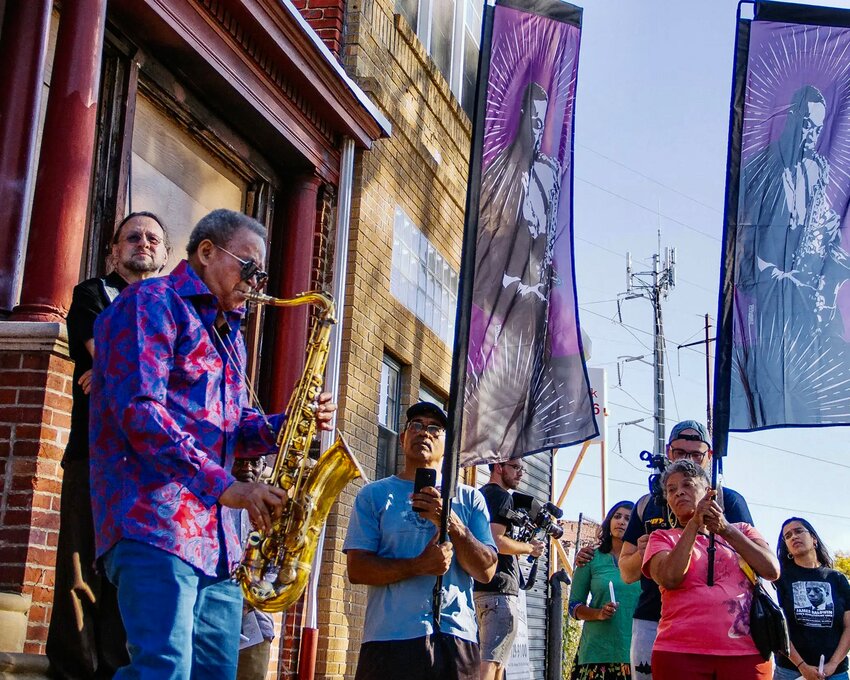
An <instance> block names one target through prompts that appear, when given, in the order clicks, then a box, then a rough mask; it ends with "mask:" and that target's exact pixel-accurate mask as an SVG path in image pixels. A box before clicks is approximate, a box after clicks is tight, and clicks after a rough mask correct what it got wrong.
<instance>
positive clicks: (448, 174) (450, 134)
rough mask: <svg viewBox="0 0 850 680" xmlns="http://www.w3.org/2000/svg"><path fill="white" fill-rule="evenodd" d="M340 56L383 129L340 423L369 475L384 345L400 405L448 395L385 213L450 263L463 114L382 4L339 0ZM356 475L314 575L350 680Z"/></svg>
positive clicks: (354, 291) (361, 231) (359, 227)
mask: <svg viewBox="0 0 850 680" xmlns="http://www.w3.org/2000/svg"><path fill="white" fill-rule="evenodd" d="M346 22H347V25H346V30H347V33H346V44H345V46H344V48H343V59H344V63H345V64H346V68H347V69H348V72H349V73H350V74H351V75H352V76H353V77H354V78H355V79H356V80H357V81H358V83H359V84H360V85H361V87H363V88H364V89H365V90H366V91H367V93H368V94H369V95H370V97H371V98H372V100H373V101H374V102H375V103H376V104H377V105H378V107H379V108H380V109H381V111H382V112H383V113H384V114H385V115H386V116H387V117H388V118H389V120H390V122H391V123H392V126H393V134H392V137H391V138H390V139H386V140H381V141H379V142H377V143H376V144H375V145H374V147H373V149H372V150H371V151H369V152H365V153H360V154H358V157H357V160H356V162H355V181H354V192H353V199H352V219H351V234H350V239H349V265H348V281H347V291H346V299H345V302H344V328H343V338H344V347H343V356H342V372H341V373H342V384H341V387H340V409H341V415H342V418H341V422H342V423H343V426H344V429H345V435H346V438H347V439H348V442H349V444H350V446H351V448H352V450H353V451H354V452H355V454H356V455H357V457H358V459H359V460H360V462H361V463H362V465H363V466H364V468H365V469H366V470H367V473H368V474H369V475H370V476H371V477H374V471H375V467H376V460H375V457H376V451H377V437H378V423H377V417H378V416H377V414H378V390H379V385H380V375H381V360H382V358H383V354H384V352H385V351H386V352H388V353H390V354H391V355H393V356H394V357H395V358H396V359H397V360H399V361H401V362H402V363H403V364H404V365H405V366H406V369H405V376H404V380H403V390H404V394H403V405H404V406H407V405H409V404H410V403H411V402H412V401H414V400H415V399H416V398H417V395H418V393H419V385H420V382H421V381H425V382H427V383H428V384H429V385H430V386H433V387H436V388H437V389H439V390H441V391H442V392H444V393H446V394H448V390H449V382H450V370H451V358H452V357H451V353H450V351H449V348H448V347H447V346H446V345H445V344H444V343H443V342H442V341H441V340H440V339H439V338H438V337H437V335H436V334H435V333H433V332H432V331H431V330H430V329H429V328H427V327H426V326H425V324H424V323H422V322H420V321H419V320H418V319H416V317H415V316H414V314H413V313H411V312H410V311H408V310H407V309H406V308H405V307H404V306H403V305H402V304H401V303H400V302H398V301H397V300H396V299H395V298H394V297H393V296H392V295H391V294H390V268H391V262H392V241H393V220H394V214H395V209H396V206H399V207H401V208H402V210H404V212H405V213H406V214H407V215H408V216H409V217H410V219H411V220H412V221H413V222H414V223H415V224H416V225H417V226H418V227H419V228H420V229H421V230H422V232H423V233H424V234H425V236H427V237H428V239H429V240H430V241H431V243H433V244H434V245H435V246H436V247H437V248H438V249H439V251H440V252H441V253H442V255H443V256H444V257H445V258H446V260H447V261H448V262H449V263H450V264H451V265H452V266H453V267H454V268H455V269H456V270H457V269H459V266H460V248H461V239H462V231H463V210H464V204H465V199H466V176H467V166H468V148H469V139H470V132H471V130H470V128H471V126H470V122H469V119H468V118H467V117H466V115H465V114H464V113H463V111H462V110H461V108H460V106H459V104H458V103H457V101H456V99H455V97H454V95H453V94H452V93H451V92H450V90H449V87H448V84H447V83H446V81H445V80H444V79H443V76H442V75H441V74H440V73H439V71H438V70H437V69H436V67H435V66H434V64H433V62H432V61H431V59H430V58H429V57H428V55H427V54H426V53H425V51H424V49H423V48H422V45H421V44H420V42H419V40H418V39H417V38H416V37H415V35H414V34H413V33H412V31H411V30H410V27H409V26H408V25H407V23H406V22H405V21H404V20H403V19H402V18H401V17H397V16H394V14H393V5H392V3H391V2H387V0H349V4H348V15H347V17H346ZM361 487H362V481H361V480H358V481H356V482H355V483H353V484H351V485H349V486H348V488H347V489H346V490H345V491H343V493H342V494H341V495H340V498H339V502H338V504H337V506H336V508H335V510H334V512H333V513H332V515H331V517H330V518H329V520H328V525H327V535H326V540H325V548H324V555H323V558H324V559H323V567H322V568H323V571H322V578H321V581H320V591H319V601H320V607H321V609H320V618H319V626H320V635H321V639H320V643H319V654H318V662H317V669H316V676H317V677H322V678H332V679H339V678H351V677H353V674H354V670H355V667H356V662H357V651H358V649H359V646H360V637H361V631H362V628H363V616H364V613H365V604H366V592H365V588H364V587H362V586H352V585H351V584H350V583H349V582H348V579H347V577H346V573H345V556H344V555H343V554H342V544H343V541H344V538H345V532H346V529H347V525H348V517H349V515H350V512H351V507H352V504H353V500H354V496H355V494H356V492H357V491H358V490H359V489H360V488H361Z"/></svg>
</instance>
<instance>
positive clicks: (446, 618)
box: [342, 475, 496, 642]
mask: <svg viewBox="0 0 850 680" xmlns="http://www.w3.org/2000/svg"><path fill="white" fill-rule="evenodd" d="M412 493H413V482H412V481H405V480H403V479H399V478H398V477H396V476H395V475H393V476H392V477H387V478H386V479H381V480H378V481H377V482H372V483H371V484H367V485H366V486H364V487H363V488H362V489H361V490H360V493H358V494H357V498H356V499H355V501H354V511H353V513H352V516H351V522H350V524H349V525H348V534H347V535H346V537H345V543H344V545H343V548H342V549H343V552H348V551H349V550H367V551H369V552H373V553H375V555H377V556H378V557H386V558H409V557H416V556H417V555H419V554H420V553H421V552H422V551H423V550H424V549H425V546H426V545H428V542H429V541H430V540H431V539H432V538H433V537H434V535H435V534H436V533H437V528H436V527H435V526H434V524H433V523H432V522H430V521H428V520H427V519H423V518H422V517H420V516H419V514H418V513H416V512H415V511H414V510H413V507H412V505H411V502H410V496H411V494H412ZM452 510H453V511H454V512H455V513H456V514H457V516H458V517H459V518H460V520H461V521H462V522H463V523H464V524H465V525H466V526H467V527H468V528H469V530H470V531H471V532H472V535H473V536H475V538H477V539H478V540H479V541H481V543H484V544H485V545H489V546H491V547H493V549H494V550H495V548H496V544H495V543H494V542H493V536H492V534H491V533H490V515H489V514H488V512H487V504H486V503H485V502H484V497H483V496H482V495H481V492H480V491H478V489H474V488H472V487H471V486H467V485H465V484H458V487H457V496H456V497H455V499H454V501H453V502H452ZM435 581H436V577H434V576H416V577H414V578H409V579H406V580H404V581H399V582H397V583H391V584H389V585H386V586H368V591H367V601H366V621H365V628H364V631H363V642H374V641H379V640H410V639H413V638H418V637H422V636H424V635H430V634H432V633H433V632H434V631H433V626H432V620H431V598H432V593H433V589H434V583H435ZM472 584H473V579H472V577H471V576H470V575H469V574H467V573H466V572H465V571H464V570H463V569H462V568H461V566H460V564H459V563H458V561H457V556H455V558H454V559H453V560H452V564H451V567H450V568H449V570H448V572H446V574H445V575H444V576H443V607H442V614H441V618H440V629H441V630H442V632H444V633H448V634H450V635H455V636H457V637H459V638H462V639H464V640H468V641H470V642H475V641H476V640H477V639H478V626H477V624H476V622H475V608H474V605H473V602H472Z"/></svg>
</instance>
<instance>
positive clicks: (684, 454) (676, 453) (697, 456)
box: [670, 449, 708, 465]
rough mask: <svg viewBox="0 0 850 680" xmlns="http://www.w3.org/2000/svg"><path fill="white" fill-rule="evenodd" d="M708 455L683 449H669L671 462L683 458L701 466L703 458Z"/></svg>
mask: <svg viewBox="0 0 850 680" xmlns="http://www.w3.org/2000/svg"><path fill="white" fill-rule="evenodd" d="M707 455H708V451H707V450H706V451H685V449H670V459H671V460H681V459H683V458H688V459H690V460H692V461H693V462H694V463H696V464H697V465H702V461H704V460H705V457H706V456H707Z"/></svg>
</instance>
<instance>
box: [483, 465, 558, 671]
mask: <svg viewBox="0 0 850 680" xmlns="http://www.w3.org/2000/svg"><path fill="white" fill-rule="evenodd" d="M523 463H524V464H525V474H523V476H522V483H521V484H520V486H519V488H518V489H517V491H519V492H520V493H526V494H528V495H530V496H533V497H534V498H536V499H537V501H538V502H539V503H541V504H543V503H545V502H546V501H550V500H552V498H551V495H552V475H553V473H554V472H553V471H554V464H553V457H552V454H551V452H544V453H537V454H535V455H533V456H526V457H525V458H524V459H523ZM489 478H490V470H489V469H488V468H487V466H486V465H480V466H478V468H477V472H476V486H478V487H481V486H483V485H484V484H486V483H487V480H488V479H489ZM538 562H539V566H538V567H537V580H536V582H535V584H534V587H533V588H532V589H531V590H529V591H527V592H526V608H527V612H528V657H529V662H530V665H531V676H530V680H545V678H546V657H547V652H546V641H547V639H548V637H547V621H548V620H547V617H546V602H547V600H548V599H549V551H548V550H547V551H546V552H544V553H543V555H541V556H540V559H539V560H538ZM520 565H521V568H522V571H523V573H524V574H526V575H527V574H528V569H529V567H530V565H529V563H528V562H527V560H526V558H525V557H521V558H520Z"/></svg>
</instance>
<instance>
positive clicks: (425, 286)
mask: <svg viewBox="0 0 850 680" xmlns="http://www.w3.org/2000/svg"><path fill="white" fill-rule="evenodd" d="M394 230H395V233H394V236H393V257H392V273H391V274H390V292H391V293H392V294H393V295H394V296H395V298H396V299H397V300H398V301H399V302H401V303H402V304H403V305H404V306H405V307H407V309H409V310H410V311H411V312H413V313H414V314H415V315H416V316H417V317H418V318H419V320H420V321H423V322H424V323H425V324H426V325H428V326H429V327H430V328H431V330H432V331H434V332H435V333H436V334H437V336H438V337H439V338H440V339H441V340H442V341H443V342H444V343H446V345H448V346H449V347H451V346H452V344H453V343H454V334H453V333H452V332H450V331H449V329H448V327H447V326H446V323H445V320H444V318H443V317H447V318H448V317H451V318H453V317H454V315H455V305H456V301H457V282H458V278H457V277H458V275H457V272H456V271H455V270H454V269H452V267H451V265H449V263H448V262H446V260H445V258H444V257H443V255H442V254H441V253H440V251H439V250H438V249H437V248H436V247H435V246H434V245H433V244H432V243H430V242H429V240H428V239H427V238H426V237H425V235H424V234H423V233H422V232H421V231H420V230H419V229H418V228H417V227H416V225H414V224H413V223H411V222H410V220H409V219H408V218H407V216H406V215H405V214H404V213H403V212H402V211H401V210H400V209H396V211H395V224H394ZM407 240H409V241H410V243H411V245H412V249H411V250H407V249H406V247H405V245H404V243H405V241H407Z"/></svg>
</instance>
